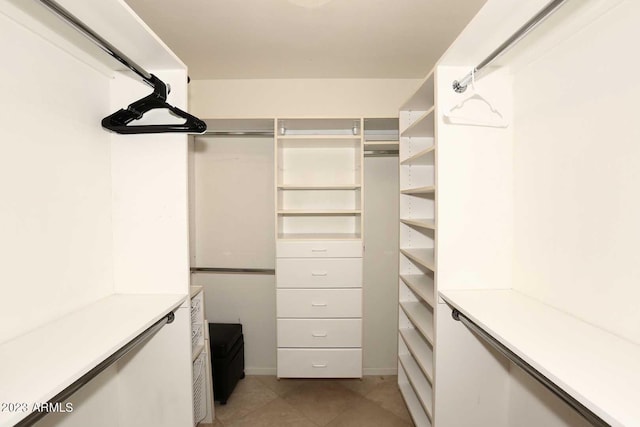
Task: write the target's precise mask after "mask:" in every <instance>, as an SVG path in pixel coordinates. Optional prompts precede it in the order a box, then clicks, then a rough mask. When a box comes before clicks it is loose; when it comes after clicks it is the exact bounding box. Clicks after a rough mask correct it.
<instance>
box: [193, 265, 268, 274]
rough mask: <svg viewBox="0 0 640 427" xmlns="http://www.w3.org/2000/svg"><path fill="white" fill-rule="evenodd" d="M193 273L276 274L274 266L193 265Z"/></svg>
mask: <svg viewBox="0 0 640 427" xmlns="http://www.w3.org/2000/svg"><path fill="white" fill-rule="evenodd" d="M191 272H192V273H219V274H266V275H275V274H276V270H275V269H273V268H223V267H192V268H191Z"/></svg>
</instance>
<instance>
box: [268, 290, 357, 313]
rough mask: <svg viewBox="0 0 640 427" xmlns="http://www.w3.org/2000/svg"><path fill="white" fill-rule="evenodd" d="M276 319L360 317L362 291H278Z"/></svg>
mask: <svg viewBox="0 0 640 427" xmlns="http://www.w3.org/2000/svg"><path fill="white" fill-rule="evenodd" d="M276 293H277V315H278V317H285V318H287V317H289V318H291V317H293V318H326V317H338V318H341V317H351V318H358V317H362V289H278V290H277V291H276Z"/></svg>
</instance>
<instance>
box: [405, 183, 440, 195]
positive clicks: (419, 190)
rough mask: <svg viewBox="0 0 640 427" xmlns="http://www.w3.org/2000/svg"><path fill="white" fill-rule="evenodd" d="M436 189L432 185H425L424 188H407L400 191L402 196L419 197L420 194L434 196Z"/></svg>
mask: <svg viewBox="0 0 640 427" xmlns="http://www.w3.org/2000/svg"><path fill="white" fill-rule="evenodd" d="M435 192H436V187H435V186H433V185H427V186H426V187H416V188H407V189H406V190H400V193H402V194H410V195H421V194H434V193H435Z"/></svg>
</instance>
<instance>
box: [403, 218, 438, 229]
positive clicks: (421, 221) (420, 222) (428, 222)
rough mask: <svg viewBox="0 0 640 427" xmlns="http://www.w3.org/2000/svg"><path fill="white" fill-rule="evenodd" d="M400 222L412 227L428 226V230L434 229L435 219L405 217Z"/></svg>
mask: <svg viewBox="0 0 640 427" xmlns="http://www.w3.org/2000/svg"><path fill="white" fill-rule="evenodd" d="M400 222H401V223H403V224H407V225H411V226H414V227H419V228H428V229H429V230H435V229H436V220H435V219H433V218H407V219H401V220H400Z"/></svg>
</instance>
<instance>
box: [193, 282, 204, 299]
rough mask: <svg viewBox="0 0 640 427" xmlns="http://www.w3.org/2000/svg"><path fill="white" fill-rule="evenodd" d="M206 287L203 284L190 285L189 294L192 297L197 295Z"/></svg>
mask: <svg viewBox="0 0 640 427" xmlns="http://www.w3.org/2000/svg"><path fill="white" fill-rule="evenodd" d="M203 289H204V287H203V286H195V285H194V286H190V287H189V294H190V295H189V296H190V297H191V298H193V297H195V296H196V295H198V294H199V293H200V292H202V290H203Z"/></svg>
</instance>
